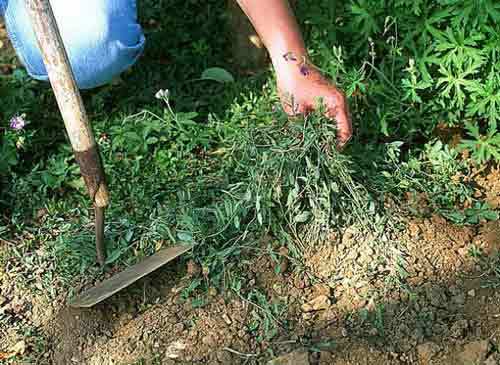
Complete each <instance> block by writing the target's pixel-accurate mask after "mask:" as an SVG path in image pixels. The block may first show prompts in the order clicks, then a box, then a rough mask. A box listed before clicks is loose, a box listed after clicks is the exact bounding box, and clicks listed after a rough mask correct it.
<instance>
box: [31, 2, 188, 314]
mask: <svg viewBox="0 0 500 365" xmlns="http://www.w3.org/2000/svg"><path fill="white" fill-rule="evenodd" d="M26 4H27V8H28V11H29V13H30V16H31V21H32V24H33V29H34V31H35V34H36V37H37V41H38V45H39V48H40V50H41V52H42V56H43V60H44V63H45V67H46V69H47V73H48V76H49V79H50V83H51V85H52V89H53V91H54V94H55V97H56V99H57V104H58V106H59V110H60V112H61V115H62V117H63V120H64V124H65V127H66V131H67V133H68V136H69V140H70V142H71V146H72V148H73V151H74V154H75V158H76V160H77V162H78V164H79V165H80V172H81V174H82V176H83V179H84V181H85V184H86V186H87V190H88V193H89V195H90V198H91V199H92V202H93V204H94V207H95V234H96V253H97V255H96V256H97V261H98V262H99V264H100V265H101V266H103V265H104V264H105V262H106V249H105V247H104V210H105V208H106V207H107V206H108V203H109V193H108V188H107V185H106V181H105V175H104V170H103V166H102V162H101V158H100V155H99V150H98V146H97V144H96V142H95V139H94V136H93V134H92V129H91V126H90V124H89V121H88V117H87V114H86V111H85V107H84V105H83V100H82V98H81V95H80V92H79V90H78V87H77V84H76V81H75V77H74V74H73V72H72V70H71V66H70V63H69V59H68V55H67V53H66V50H65V48H64V45H63V42H62V38H61V35H60V33H59V29H58V27H57V23H56V20H55V18H54V14H53V12H52V7H51V5H50V3H49V0H26ZM190 248H192V246H187V245H177V246H173V247H170V248H168V249H165V250H162V251H159V252H157V253H156V254H155V255H153V256H151V257H148V258H146V259H145V260H143V261H142V262H140V263H138V264H136V265H134V266H131V267H129V268H127V269H125V270H124V271H122V272H121V273H119V274H116V275H115V276H113V277H111V278H110V279H108V280H106V281H104V282H102V283H101V284H99V285H98V286H96V287H94V288H91V289H89V290H88V291H86V292H84V293H83V294H81V295H80V296H78V297H77V298H76V299H74V300H73V301H72V302H71V303H70V305H71V306H73V307H83V308H88V307H92V306H93V305H95V304H97V303H99V302H101V301H103V300H105V299H106V298H109V297H110V296H111V295H113V294H115V293H116V292H118V291H119V290H121V289H123V288H125V287H127V286H129V285H130V284H132V283H134V282H135V281H137V280H139V279H140V278H142V277H144V276H145V275H147V274H149V273H151V272H152V271H154V270H156V269H158V268H159V267H161V266H163V265H165V264H166V263H168V262H169V261H171V260H173V259H174V258H176V257H178V256H180V255H182V254H183V253H184V252H186V251H188V250H189V249H190Z"/></svg>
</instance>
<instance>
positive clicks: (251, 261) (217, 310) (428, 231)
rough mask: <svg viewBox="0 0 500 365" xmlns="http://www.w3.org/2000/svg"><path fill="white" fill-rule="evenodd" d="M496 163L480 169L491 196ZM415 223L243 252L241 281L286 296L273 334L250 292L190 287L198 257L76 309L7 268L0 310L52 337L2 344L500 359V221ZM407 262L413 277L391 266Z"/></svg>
mask: <svg viewBox="0 0 500 365" xmlns="http://www.w3.org/2000/svg"><path fill="white" fill-rule="evenodd" d="M489 174H493V177H492V176H490V175H489ZM497 174H498V170H495V169H493V170H491V171H489V172H488V174H481V175H480V177H479V178H478V180H477V181H478V186H479V187H480V190H481V192H482V194H484V196H485V197H486V198H487V199H489V200H492V201H494V200H495V199H498V197H499V193H498V190H495V189H497V188H498V179H497V178H495V177H497V176H498V175H497ZM495 191H496V192H495ZM405 227H406V228H405V229H403V230H401V231H399V232H396V233H392V234H387V237H386V242H387V244H380V243H378V244H375V243H374V241H373V239H372V237H370V236H369V235H366V234H363V233H362V232H361V231H359V230H356V229H354V228H352V229H348V230H346V231H345V232H339V233H332V235H331V237H330V239H329V240H328V241H326V242H324V243H323V244H322V245H320V246H319V247H311V248H310V249H309V250H308V251H307V252H306V253H305V255H304V260H303V262H301V263H297V262H295V265H294V264H293V261H292V260H291V259H290V258H289V256H290V255H289V253H288V251H287V249H285V248H279V247H277V248H276V249H275V252H276V253H277V258H276V257H274V258H273V257H272V256H271V255H269V254H266V252H268V251H267V250H266V247H268V246H269V244H270V242H272V240H271V239H270V238H266V239H265V240H263V241H262V247H261V248H262V252H263V254H261V255H258V256H257V257H256V255H255V254H254V255H248V257H247V255H246V254H243V255H242V259H241V261H240V263H239V265H238V269H239V271H240V272H242V273H244V279H243V283H242V289H243V290H242V292H248V291H249V290H259V291H260V292H261V293H264V295H265V297H266V298H267V300H268V302H269V303H278V302H279V303H285V304H286V306H285V307H284V308H285V312H284V313H283V314H282V315H281V316H279V317H276V316H275V317H273V318H272V319H271V321H272V322H273V324H274V325H275V326H276V328H277V329H278V331H277V333H276V335H275V336H274V337H271V338H268V337H266V334H268V332H266V329H265V327H264V326H262V325H261V326H260V327H258V328H257V329H254V327H253V324H254V323H255V319H256V318H257V317H258V316H259V315H260V317H259V318H261V317H262V308H261V307H260V304H259V303H256V302H251V301H248V300H247V299H246V297H245V296H243V295H242V296H238V295H236V294H235V293H234V292H233V291H229V290H228V291H226V292H217V290H216V289H214V288H210V289H209V290H208V292H203V293H197V292H195V293H194V294H193V293H192V294H190V295H189V296H187V297H183V293H184V289H186V288H187V287H188V286H189V285H190V283H191V282H192V280H193V279H194V278H202V279H203V275H202V270H200V268H199V267H196V265H195V264H193V263H189V264H188V265H185V264H184V263H176V264H174V265H173V266H171V267H169V268H166V269H162V270H160V271H159V272H157V273H155V274H154V275H152V276H151V277H149V278H148V279H145V280H143V281H141V282H140V283H138V284H136V285H135V286H133V287H131V288H130V289H128V290H126V291H124V292H122V293H120V294H119V295H117V296H115V297H113V298H112V299H111V300H109V301H107V302H106V303H104V304H102V305H99V306H97V307H95V308H93V309H91V310H84V311H83V310H75V309H68V308H67V307H66V306H65V305H64V301H65V297H66V293H62V294H61V295H60V296H59V297H58V299H56V300H52V301H50V302H49V301H48V300H47V299H46V296H44V295H34V294H33V290H27V289H22V288H21V287H20V286H19V285H17V284H16V282H15V280H9V275H8V274H6V273H5V272H4V273H3V275H2V273H1V272H0V280H1V283H2V285H1V291H0V294H1V296H0V314H3V315H8V316H9V318H10V320H11V322H12V323H15V322H16V321H17V322H19V321H21V322H25V323H29V324H30V325H31V326H32V327H33V328H37V329H38V331H39V333H40V336H41V337H43V338H44V339H45V341H46V343H45V347H44V351H42V352H39V353H37V348H36V344H35V343H32V342H30V341H32V340H29V339H26V337H24V336H23V334H20V333H18V332H16V331H12V330H9V328H3V329H1V332H0V333H1V335H2V336H0V354H8V353H9V351H12V349H13V348H14V347H15V346H16V345H17V346H18V348H19V343H20V342H23V341H24V342H25V343H24V348H22V346H21V349H22V350H23V351H24V353H25V356H28V355H30V354H31V355H30V356H31V357H30V358H31V359H32V360H31V361H32V362H34V363H39V364H72V363H75V364H92V365H93V364H95V365H97V364H99V365H101V364H261V363H267V362H269V363H270V364H313V365H314V364H322V365H325V364H339V365H340V364H342V365H344V364H375V365H377V364H464V365H465V364H488V365H491V364H500V356H499V353H498V352H497V349H498V346H499V345H500V342H499V341H500V339H499V337H498V332H499V330H500V312H499V309H498V308H499V304H500V290H498V289H496V286H498V285H500V283H499V280H498V278H496V276H495V275H494V272H493V271H492V270H493V269H492V268H495V267H498V264H497V263H496V261H495V260H496V255H497V253H498V251H499V249H500V222H482V223H480V224H478V225H477V226H462V227H459V226H455V225H452V224H451V223H449V222H447V221H446V220H444V219H443V218H441V217H439V216H437V215H431V216H429V217H426V218H411V219H410V218H409V219H407V220H406V222H405ZM387 250H390V251H391V253H390V254H388V253H387ZM471 252H482V256H481V257H482V258H479V257H476V256H475V255H473V254H471ZM293 267H295V268H298V269H297V270H292V268H293ZM403 269H404V271H405V275H403V279H401V275H399V276H398V275H394V274H395V273H396V271H397V270H403ZM396 277H399V281H398V282H395V281H394V280H395V279H394V278H396ZM88 284H89V283H88ZM88 284H86V285H88ZM40 294H42V293H40ZM30 338H32V337H30ZM21 345H23V344H22V343H21ZM2 351H3V352H2ZM33 354H36V356H35V357H33V356H34V355H33ZM279 356H281V357H279ZM21 358H22V357H21ZM33 359H35V360H33ZM273 359H274V360H273ZM11 363H16V362H15V361H14V362H13V360H11ZM19 363H23V362H19Z"/></svg>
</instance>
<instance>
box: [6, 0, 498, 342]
mask: <svg viewBox="0 0 500 365" xmlns="http://www.w3.org/2000/svg"><path fill="white" fill-rule="evenodd" d="M331 4H333V3H332V2H328V1H323V2H317V1H315V2H312V1H304V2H301V4H300V5H299V9H298V15H299V18H300V20H301V23H302V25H303V28H304V30H305V34H306V37H307V39H308V45H309V47H310V50H311V54H312V58H313V60H314V62H315V63H316V64H317V65H318V66H319V67H320V68H321V69H322V70H324V71H325V72H326V73H327V74H328V75H329V76H330V77H331V78H332V79H334V80H336V81H337V82H338V83H339V84H340V85H341V86H342V87H343V88H344V89H345V90H346V92H347V93H348V95H349V96H350V102H351V105H352V110H353V116H354V123H355V128H356V131H357V132H356V135H355V138H354V139H353V141H352V142H351V143H350V145H349V146H348V147H347V149H346V150H345V151H344V152H342V153H339V152H338V151H336V149H335V148H334V146H335V126H334V124H333V123H330V122H329V121H326V120H325V119H324V118H323V117H322V116H321V113H317V114H314V115H311V116H309V117H307V118H302V119H298V120H293V121H289V120H288V118H286V116H285V115H284V113H283V112H282V110H281V108H280V107H279V100H278V98H277V95H276V89H275V80H274V75H273V74H272V72H271V70H264V71H263V72H262V73H260V74H258V75H255V76H251V77H242V76H239V75H236V77H235V79H236V81H235V82H233V83H217V82H213V81H207V80H200V76H201V75H202V73H203V72H204V71H205V70H206V69H208V68H211V67H223V68H225V69H227V70H229V71H231V70H233V69H235V67H233V66H234V65H232V64H231V63H230V62H229V61H228V60H229V59H230V57H229V54H228V49H229V44H230V39H228V37H227V34H228V30H227V29H225V28H224V26H221V24H225V20H226V15H225V13H224V8H223V4H221V3H220V2H216V1H208V2H203V3H199V2H196V1H177V0H175V1H168V2H167V1H159V2H152V1H143V2H142V3H141V9H140V16H141V22H142V23H143V24H145V28H146V33H147V38H148V46H147V49H146V53H145V55H144V56H143V57H142V58H141V60H140V62H139V63H138V64H137V65H136V66H134V67H133V69H132V70H131V71H130V72H127V73H125V74H124V75H122V77H121V79H120V80H117V81H116V82H115V83H113V84H112V85H108V86H105V87H103V88H100V89H98V90H95V91H90V92H85V93H84V99H85V104H86V106H87V109H88V111H89V114H90V118H91V120H92V123H93V127H94V131H95V135H96V138H97V140H98V142H99V145H100V149H101V152H102V155H103V159H104V163H105V169H106V172H107V175H108V178H109V187H110V191H111V194H112V195H111V206H110V207H109V209H108V212H107V217H108V220H107V224H106V237H107V241H108V243H109V244H108V262H107V263H108V264H109V266H108V267H111V266H115V267H118V268H123V267H125V266H128V265H130V264H132V263H135V262H137V261H139V260H141V259H142V258H144V257H146V256H149V255H151V254H153V253H154V252H155V251H157V250H159V249H161V248H163V247H166V246H169V245H171V244H173V243H174V242H189V243H196V248H195V250H193V252H192V253H191V254H190V255H188V256H187V258H190V259H194V261H195V262H197V263H198V264H199V265H200V266H201V267H203V268H204V271H205V272H206V273H207V277H208V279H209V280H208V282H205V281H201V280H200V281H193V283H192V285H191V286H190V287H189V288H188V289H189V290H188V291H187V292H186V294H185V296H186V297H189V296H190V295H193V293H194V292H196V291H197V290H201V289H202V290H206V289H207V288H208V287H211V286H215V287H223V286H227V283H226V281H225V280H224V278H225V277H226V276H227V272H228V271H231V273H230V275H232V276H234V277H235V278H236V279H235V280H234V282H238V278H239V276H241V275H242V274H241V273H240V272H238V269H237V268H235V266H234V265H233V266H232V265H231V264H232V263H234V262H235V261H237V260H238V257H239V255H240V254H241V253H242V252H243V251H245V250H247V249H249V248H250V249H255V246H256V242H257V241H258V240H259V239H260V238H261V237H262V236H263V235H265V234H271V235H272V236H273V237H274V238H275V239H276V240H277V241H278V242H279V244H280V245H284V246H287V247H288V250H289V255H290V256H291V258H292V259H293V260H292V262H293V263H294V264H295V267H296V269H297V270H300V269H301V268H302V266H301V259H302V253H303V251H304V250H306V249H308V248H310V247H314V245H315V243H317V242H318V241H320V240H321V239H323V238H324V237H326V235H327V234H328V233H329V232H330V231H331V230H334V229H335V230H343V229H345V228H346V227H348V226H351V225H357V226H359V227H360V229H362V230H364V231H367V232H370V233H372V234H373V235H374V236H375V240H374V242H375V244H380V245H386V246H391V245H392V246H394V247H396V246H397V243H394V242H391V241H389V242H387V240H386V241H384V240H383V233H384V230H387V229H397V227H398V224H399V222H397V218H396V219H395V218H394V217H393V215H394V214H399V213H401V210H400V208H395V207H394V205H395V206H398V205H401V203H402V202H403V201H405V194H406V193H411V194H413V195H414V196H417V195H418V194H422V193H424V194H425V195H426V197H427V201H428V203H429V206H430V209H431V211H432V212H439V213H441V214H443V215H444V216H446V217H447V218H448V219H450V220H453V221H455V222H457V223H460V224H474V222H476V221H477V219H490V220H493V219H496V218H497V213H496V212H494V211H492V210H491V209H490V208H489V207H487V206H484V205H480V206H479V205H477V204H476V202H475V200H474V198H473V195H472V194H473V188H472V187H471V186H470V184H469V183H468V182H467V181H466V179H465V178H464V177H465V176H467V175H470V171H471V166H472V165H471V161H470V160H467V159H461V158H460V155H459V152H458V151H457V150H456V149H454V148H451V147H449V146H448V145H446V144H444V143H442V142H441V141H439V140H437V139H435V138H434V137H433V136H432V133H433V130H434V127H435V125H436V124H437V120H438V119H439V118H441V117H442V113H441V112H440V111H436V109H435V108H436V107H435V106H433V108H434V110H429V108H427V107H426V105H425V104H424V102H423V101H422V102H418V98H419V97H421V98H424V99H425V100H428V99H430V98H432V95H437V93H438V91H436V90H430V89H429V90H428V89H427V87H426V86H425V85H421V84H419V82H421V81H422V80H420V77H421V75H420V76H418V78H417V76H415V78H411V77H410V76H411V75H412V73H414V74H415V75H417V73H418V72H417V71H415V70H413V69H407V68H408V67H409V66H408V63H409V60H410V59H412V58H413V57H414V55H413V54H411V52H410V51H409V50H410V48H411V47H410V46H408V45H407V46H404V47H406V48H404V47H403V46H401V45H400V44H398V43H394V39H396V40H397V39H398V33H397V31H396V25H395V23H391V24H392V25H391V26H390V29H388V30H387V32H384V33H383V34H381V33H382V32H381V30H380V31H379V32H378V33H377V32H375V28H380V24H379V25H378V26H377V25H376V24H375V25H373V24H372V26H370V24H371V23H369V21H375V22H376V23H377V22H379V21H378V20H374V19H371V18H363V16H365V17H368V16H369V14H365V13H363V12H362V11H361V10H362V9H361V10H360V9H357V8H356V6H357V5H355V4H354V3H353V4H350V5H349V6H346V7H345V8H342V9H340V8H338V7H337V5H335V6H333V5H331ZM349 9H350V10H349ZM349 11H352V13H350V12H349ZM172 14H184V15H185V16H177V15H172ZM363 14H364V15H363ZM339 17H340V18H342V17H344V18H345V19H348V20H349V19H350V20H352V18H355V19H357V20H359V22H360V23H359V24H361V25H364V28H363V29H364V31H363V32H364V33H363V32H361V33H360V32H358V31H357V30H356V31H355V30H354V29H351V28H349V27H337V25H336V24H332V22H331V19H339ZM363 19H364V20H363ZM392 20H394V21H396V19H395V18H394V19H392ZM352 24H358V23H356V22H355V21H354V20H353V23H352ZM372 28H373V29H372ZM443 31H444V30H443ZM372 33H373V34H375V35H377V36H378V37H379V38H376V44H373V45H372V44H371V43H369V38H368V37H369V36H370V35H372ZM353 34H355V35H356V37H354V38H353V39H352V40H351V38H350V36H352V35H353ZM365 35H366V37H365ZM389 35H392V37H395V38H394V39H393V38H391V42H392V43H391V42H388V43H387V42H386V41H387V40H389V38H388V37H389ZM440 39H441V38H440ZM402 40H403V39H400V41H402ZM384 42H386V43H384ZM443 42H444V41H443ZM334 44H337V45H340V44H342V45H343V48H340V47H336V48H332V45H334ZM370 47H373V49H372V51H374V52H375V51H376V52H379V53H378V55H377V56H375V55H373V54H372V53H370ZM440 52H441V51H440ZM485 57H486V56H485ZM386 60H390V62H387V61H386ZM4 61H5V62H10V58H9V59H8V60H5V59H4V60H2V62H4ZM483 66H484V67H487V65H483ZM233 73H234V72H233ZM408 75H410V76H408ZM405 77H409V78H408V79H406V78H405ZM401 80H407V81H408V82H407V83H406V84H405V83H402V82H401ZM424 86H425V87H424ZM160 89H168V90H169V96H168V98H167V97H165V98H163V99H162V100H158V99H157V98H155V94H156V93H157V91H158V90H160ZM422 89H425V93H424V91H421V90H422ZM0 92H1V93H2V103H3V105H2V109H1V110H0V120H3V121H6V120H8V119H9V118H10V117H11V116H12V115H14V114H16V113H17V114H22V113H25V114H26V118H27V119H28V120H29V121H30V124H29V125H28V126H27V128H26V130H25V131H24V132H22V133H18V134H13V132H11V131H7V130H4V129H0V133H4V135H5V136H8V138H10V140H15V141H16V142H20V141H21V142H22V143H21V144H22V146H21V145H20V146H19V147H18V148H16V149H15V155H14V157H13V163H12V165H9V167H8V172H7V173H3V174H0V184H1V187H2V190H1V191H0V209H1V211H2V213H1V215H0V236H1V238H2V239H5V240H7V241H9V242H12V243H13V245H11V246H9V250H8V252H3V253H2V256H1V260H2V262H3V264H4V265H3V266H5V267H7V265H5V264H6V263H7V262H8V263H9V267H10V268H15V269H16V277H17V278H19V279H20V283H21V284H23V285H26V286H27V287H29V288H32V285H31V283H33V281H36V282H39V283H41V288H42V290H44V291H46V293H48V294H47V295H48V296H52V297H55V296H56V295H57V293H58V291H60V290H63V288H64V289H65V288H68V287H70V286H72V285H73V284H75V283H77V282H79V281H81V280H83V279H84V278H88V277H91V278H95V277H99V276H100V275H101V274H102V271H101V270H100V269H98V268H97V267H96V266H95V258H94V248H93V239H94V238H93V234H92V224H93V218H92V211H91V206H90V204H89V201H88V198H87V197H86V195H85V191H84V186H83V182H82V180H81V179H80V176H79V171H78V167H77V165H76V162H75V160H74V158H73V156H72V152H71V150H70V148H69V147H68V143H67V140H66V137H65V135H64V132H63V130H62V123H61V121H60V117H59V115H58V112H57V108H56V104H55V101H54V100H53V97H52V95H51V92H50V90H49V89H48V88H47V86H46V85H44V84H40V83H37V82H35V81H32V80H30V79H29V78H28V77H27V75H26V73H25V72H24V71H23V70H22V69H17V70H16V71H15V72H14V73H13V74H11V75H6V76H1V77H0ZM412 92H413V94H412ZM471 92H472V91H471ZM407 93H408V95H410V96H408V95H407ZM433 93H434V94H433ZM424 94H425V95H424ZM405 95H406V96H405ZM439 95H440V96H439V97H440V98H442V99H443V100H444V99H446V98H445V96H443V95H441V94H439ZM412 98H413V99H412ZM4 100H5V101H4ZM471 113H472V112H471ZM478 113H479V112H478ZM481 113H482V111H481ZM491 123H492V122H491ZM491 123H490V124H491ZM483 129H484V128H483ZM490 129H491V128H490ZM476 132H477V133H476ZM494 132H495V131H493V132H491V133H489V137H488V138H489V139H488V143H487V144H488V148H490V150H489V151H490V152H489V153H490V155H491V156H493V155H494V153H492V152H491V146H494V144H495V143H496V142H495V138H496V134H495V133H494ZM474 133H475V137H477V138H481V131H476V130H475V129H474ZM5 141H7V139H5ZM6 143H7V142H4V144H3V145H2V146H6V145H7V144H6ZM9 143H10V142H9ZM475 153H476V155H478V156H479V155H480V156H481V158H482V159H483V160H484V159H486V158H485V157H484V156H486V152H484V151H483V152H480V151H476V152H475ZM0 172H1V171H0ZM27 197H28V199H27ZM388 197H390V199H392V200H393V201H394V204H393V206H387V204H386V203H387V201H388ZM465 205H468V206H470V207H472V208H467V209H468V210H467V209H461V207H463V206H465ZM413 213H417V214H420V213H419V212H413ZM424 214H425V213H424ZM427 214H428V213H427ZM478 217H479V218H478ZM255 252H258V251H257V250H255ZM387 252H395V251H389V250H387ZM387 255H388V256H387V257H385V258H384V259H386V260H388V261H391V262H392V261H393V262H395V263H396V266H397V267H398V270H396V271H395V273H396V274H395V275H394V277H391V278H388V281H390V282H391V283H394V285H401V284H400V283H401V282H402V281H404V280H399V279H401V278H403V279H404V275H405V271H404V262H403V261H404V260H403V259H402V258H398V257H393V256H389V255H392V254H389V253H388V254H387ZM394 255H396V256H397V254H394ZM37 267H43V268H44V270H43V271H42V272H41V273H39V272H38V273H37V274H34V273H35V272H36V270H34V269H35V268H37ZM7 270H8V269H7ZM21 279H22V280H21ZM230 289H231V290H232V291H233V292H235V293H237V295H239V296H241V297H242V298H245V300H247V301H249V302H251V303H253V305H254V306H255V308H256V309H255V312H254V316H255V322H254V323H255V331H257V330H258V329H259V328H261V329H262V328H263V329H264V330H263V332H264V333H265V334H266V335H265V336H268V337H272V336H273V334H275V333H276V328H275V325H276V323H275V318H277V317H279V316H280V313H282V310H283V308H281V307H280V305H279V304H276V303H272V302H271V301H270V299H269V298H267V297H266V296H265V295H264V294H263V293H260V292H259V291H255V290H256V289H255V290H254V291H252V290H242V289H241V288H240V289H238V288H237V286H236V287H235V286H234V285H230ZM200 305H202V303H201V302H200ZM377 308H379V310H378V312H376V313H375V317H374V318H373V319H372V321H373V322H374V325H375V327H376V328H382V329H383V323H382V321H383V307H377ZM259 333H260V332H259ZM265 336H264V337H265Z"/></svg>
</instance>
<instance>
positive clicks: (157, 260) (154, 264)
mask: <svg viewBox="0 0 500 365" xmlns="http://www.w3.org/2000/svg"><path fill="white" fill-rule="evenodd" d="M192 247H193V246H186V245H178V246H173V247H169V248H166V249H164V250H161V251H159V252H157V253H156V254H154V255H153V256H150V257H148V258H146V259H144V260H143V261H141V262H139V263H138V264H136V265H134V266H131V267H129V268H127V269H125V270H123V271H122V272H120V273H119V274H115V275H114V276H112V277H111V278H110V279H108V280H105V281H103V282H102V283H101V284H99V285H97V286H95V287H93V288H91V289H89V290H87V291H86V292H84V293H82V294H81V295H79V296H78V297H76V298H75V299H74V300H72V301H71V302H70V303H69V305H70V306H72V307H75V308H90V307H92V306H94V305H96V304H97V303H100V302H102V301H103V300H105V299H107V298H109V297H110V296H112V295H113V294H115V293H117V292H118V291H120V290H122V289H123V288H125V287H127V286H129V285H131V284H132V283H134V282H136V281H137V280H139V279H141V278H142V277H144V276H146V275H148V274H149V273H151V272H153V271H155V270H156V269H158V268H159V267H161V266H163V265H165V264H166V263H168V262H170V261H172V260H173V259H175V258H176V257H178V256H180V255H182V254H183V253H184V252H186V251H188V250H189V249H191V248H192Z"/></svg>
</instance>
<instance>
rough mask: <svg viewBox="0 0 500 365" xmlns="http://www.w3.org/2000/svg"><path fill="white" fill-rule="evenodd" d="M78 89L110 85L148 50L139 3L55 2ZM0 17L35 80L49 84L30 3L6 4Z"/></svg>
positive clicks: (1, 0) (12, 0) (14, 0)
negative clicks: (33, 26)
mask: <svg viewBox="0 0 500 365" xmlns="http://www.w3.org/2000/svg"><path fill="white" fill-rule="evenodd" d="M50 3H51V4H52V9H53V11H54V15H55V17H56V20H57V23H58V26H59V30H60V32H61V37H62V39H63V42H64V45H65V47H66V51H67V53H68V56H69V60H70V63H71V66H72V68H73V72H74V74H75V78H76V81H77V83H78V86H79V87H80V88H81V89H90V88H94V87H97V86H101V85H104V84H106V83H108V82H109V81H111V80H112V79H113V78H114V77H115V76H117V75H119V74H120V73H121V72H123V71H125V70H126V69H127V68H129V67H130V66H132V65H133V64H134V63H135V62H136V61H137V59H138V58H139V56H140V55H141V53H142V51H143V49H144V43H145V38H144V34H143V32H142V29H141V26H140V25H139V24H138V23H137V7H136V1H135V0H50ZM0 15H2V16H3V17H4V18H5V24H6V28H7V32H8V34H9V37H10V40H11V42H12V44H13V46H14V48H15V50H16V53H17V55H18V57H19V59H20V60H21V62H22V64H23V65H24V66H25V67H26V69H27V71H28V73H29V75H31V76H32V77H33V78H35V79H37V80H45V81H46V80H48V77H47V71H46V70H45V66H44V64H43V60H42V55H41V53H40V49H39V48H38V45H37V42H36V38H35V34H34V32H33V28H32V26H31V21H30V18H29V16H28V12H27V9H26V5H25V0H0Z"/></svg>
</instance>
